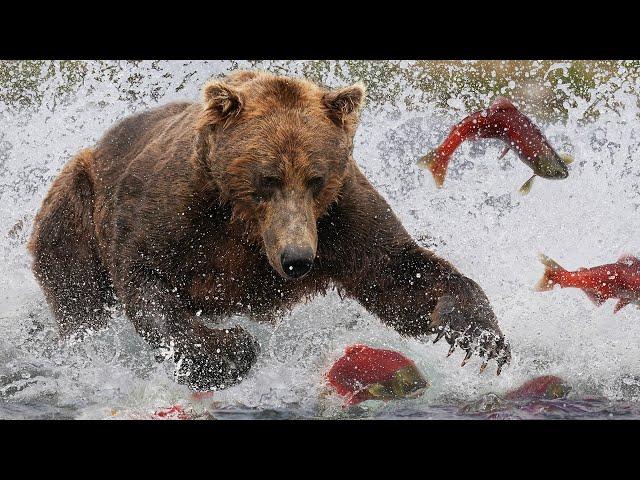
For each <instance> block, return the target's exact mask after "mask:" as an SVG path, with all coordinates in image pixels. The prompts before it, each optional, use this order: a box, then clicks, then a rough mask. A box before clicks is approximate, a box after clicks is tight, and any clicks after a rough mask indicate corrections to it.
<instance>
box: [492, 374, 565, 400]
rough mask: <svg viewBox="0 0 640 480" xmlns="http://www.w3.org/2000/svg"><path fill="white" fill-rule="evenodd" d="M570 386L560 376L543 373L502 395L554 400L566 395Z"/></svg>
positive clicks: (508, 397)
mask: <svg viewBox="0 0 640 480" xmlns="http://www.w3.org/2000/svg"><path fill="white" fill-rule="evenodd" d="M570 391H571V387H570V386H569V385H568V384H567V383H566V382H565V381H564V380H562V379H561V378H560V377H556V376H555V375H543V376H541V377H536V378H534V379H532V380H529V381H528V382H525V383H524V384H523V385H521V386H520V387H518V388H516V389H515V390H511V391H510V392H507V394H506V395H505V396H504V398H506V399H507V400H531V399H542V398H544V399H547V400H555V399H557V398H564V397H566V396H567V395H568V394H569V392H570Z"/></svg>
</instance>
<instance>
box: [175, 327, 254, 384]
mask: <svg viewBox="0 0 640 480" xmlns="http://www.w3.org/2000/svg"><path fill="white" fill-rule="evenodd" d="M258 351H259V346H258V343H257V342H256V341H255V340H254V339H253V337H251V335H249V334H248V333H247V332H246V331H245V330H243V329H242V328H239V327H235V328H229V329H224V330H211V331H210V332H209V334H208V335H207V337H206V338H202V339H197V340H194V341H193V343H191V344H189V345H184V346H183V347H182V348H181V349H180V350H179V351H177V352H176V372H175V376H176V378H177V380H178V382H179V383H182V384H185V385H187V386H188V387H189V388H191V389H193V390H196V391H209V390H218V389H221V388H226V387H230V386H232V385H235V384H237V383H239V382H240V381H241V380H242V379H243V378H244V377H245V376H246V375H247V373H248V372H249V369H250V368H251V366H252V365H253V364H254V363H255V361H256V359H257V357H258Z"/></svg>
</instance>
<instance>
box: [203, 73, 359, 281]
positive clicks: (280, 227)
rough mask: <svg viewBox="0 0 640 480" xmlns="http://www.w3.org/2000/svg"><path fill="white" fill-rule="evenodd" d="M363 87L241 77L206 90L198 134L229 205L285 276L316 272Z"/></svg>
mask: <svg viewBox="0 0 640 480" xmlns="http://www.w3.org/2000/svg"><path fill="white" fill-rule="evenodd" d="M363 98H364V88H363V86H362V85H360V84H356V85H352V86H349V87H345V88H339V89H336V90H329V89H325V88H322V87H320V86H317V85H315V84H313V83H311V82H308V81H305V80H301V79H293V78H287V77H279V76H275V75H271V74H266V73H255V72H240V73H236V74H234V75H232V76H230V77H227V78H226V79H224V80H220V81H212V82H210V83H208V84H207V85H206V86H205V88H204V109H203V112H202V115H201V119H200V124H199V129H200V132H201V139H202V140H203V141H202V142H201V143H202V144H203V145H204V152H205V154H204V155H203V156H204V157H205V166H206V168H207V169H208V171H209V172H210V174H211V177H212V178H213V181H214V182H215V184H216V187H217V189H218V190H219V192H220V198H221V201H222V202H224V203H228V204H229V205H231V207H232V212H233V215H232V221H234V222H241V223H242V224H243V225H244V228H245V232H246V233H247V235H248V238H249V239H250V241H254V242H256V243H260V244H261V245H262V246H263V249H264V252H265V254H266V256H267V258H268V260H269V263H270V264H271V266H272V267H273V268H274V269H275V270H276V271H277V272H278V273H279V274H280V275H282V276H283V277H285V278H300V277H303V276H304V275H306V274H307V273H308V272H309V271H310V270H311V268H312V266H313V263H314V259H315V256H316V250H317V244H318V236H317V231H316V223H317V221H318V218H319V217H320V216H322V215H323V214H325V213H326V212H327V211H328V209H329V207H330V206H331V204H332V203H333V202H335V201H336V200H337V199H338V196H339V194H340V190H341V187H342V185H343V182H344V181H345V178H346V175H347V171H348V169H347V167H348V164H349V161H350V159H351V153H352V150H353V137H354V134H355V130H356V126H357V122H358V111H359V109H360V106H361V104H362V101H363Z"/></svg>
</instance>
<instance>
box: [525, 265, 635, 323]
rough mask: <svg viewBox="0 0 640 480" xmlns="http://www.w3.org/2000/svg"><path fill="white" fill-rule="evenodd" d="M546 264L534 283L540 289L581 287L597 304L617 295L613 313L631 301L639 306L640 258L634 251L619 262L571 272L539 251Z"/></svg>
mask: <svg viewBox="0 0 640 480" xmlns="http://www.w3.org/2000/svg"><path fill="white" fill-rule="evenodd" d="M540 260H541V261H542V263H543V264H544V265H545V271H544V275H543V276H542V279H541V280H540V281H539V282H538V284H537V285H536V286H535V290H536V291H539V292H543V291H547V290H552V289H553V287H554V286H556V285H560V287H561V288H579V289H581V290H583V291H584V292H585V293H586V294H587V296H588V297H589V298H590V299H591V301H593V303H595V304H596V305H602V304H603V303H604V302H606V301H607V300H608V299H610V298H616V299H618V303H617V304H616V306H615V308H614V310H613V311H614V313H615V312H617V311H618V310H620V309H622V308H624V307H626V306H627V305H629V304H630V303H633V304H635V305H639V306H640V260H639V259H638V258H637V257H634V256H632V255H624V256H622V257H621V258H620V259H619V260H618V261H617V262H616V263H609V264H606V265H600V266H598V267H592V268H581V269H579V270H577V271H575V272H570V271H568V270H565V269H564V268H562V267H561V266H560V265H558V263H556V262H554V261H553V260H551V259H550V258H549V257H546V256H544V255H540Z"/></svg>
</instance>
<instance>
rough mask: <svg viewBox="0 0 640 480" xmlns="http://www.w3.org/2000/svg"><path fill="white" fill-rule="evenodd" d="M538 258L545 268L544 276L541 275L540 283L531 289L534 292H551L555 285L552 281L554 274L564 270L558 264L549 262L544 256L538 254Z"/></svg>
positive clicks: (552, 261)
mask: <svg viewBox="0 0 640 480" xmlns="http://www.w3.org/2000/svg"><path fill="white" fill-rule="evenodd" d="M539 258H540V261H541V262H542V264H543V265H544V267H545V268H544V274H543V275H542V278H541V279H540V281H539V282H538V283H536V285H535V286H534V287H533V289H534V290H535V291H536V292H547V291H549V290H553V287H554V286H555V285H556V284H557V282H556V281H555V280H554V279H553V276H554V274H555V273H556V272H559V271H563V270H564V268H562V267H561V266H560V265H559V264H558V262H556V261H554V260H551V259H550V258H549V257H547V256H546V255H543V254H540V257H539Z"/></svg>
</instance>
